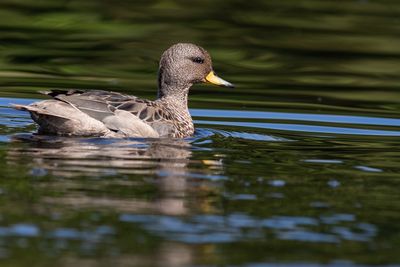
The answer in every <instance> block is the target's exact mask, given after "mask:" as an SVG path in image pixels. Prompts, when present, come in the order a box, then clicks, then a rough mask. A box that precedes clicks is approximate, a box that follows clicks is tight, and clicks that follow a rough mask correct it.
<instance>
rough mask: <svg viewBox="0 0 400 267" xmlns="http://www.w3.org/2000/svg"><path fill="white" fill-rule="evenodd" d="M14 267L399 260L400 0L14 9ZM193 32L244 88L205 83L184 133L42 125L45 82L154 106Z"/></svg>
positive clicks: (6, 172) (3, 132)
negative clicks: (168, 68) (173, 49)
mask: <svg viewBox="0 0 400 267" xmlns="http://www.w3.org/2000/svg"><path fill="white" fill-rule="evenodd" d="M0 15H1V16H0V32H1V35H0V45H1V46H0V47H1V51H2V53H1V54H0V87H1V88H0V158H1V160H0V167H1V168H0V174H1V175H0V176H1V179H0V201H1V206H0V261H1V265H2V266H27V265H29V266H55V265H58V266H111V265H112V266H235V267H236V266H249V267H255V266H257V267H260V266H375V265H380V266H396V265H397V264H400V256H399V253H398V247H399V245H400V226H399V224H398V221H399V220H400V195H399V193H398V192H399V188H400V167H399V166H400V165H399V159H400V149H399V147H400V141H399V140H400V139H399V136H400V91H399V90H400V88H399V84H400V78H399V77H400V75H399V73H400V67H399V66H400V65H399V64H398V61H399V58H400V39H399V35H398V32H399V29H400V19H399V18H400V3H398V2H397V1H389V0H388V1H322V0H305V1H294V0H293V1H251V2H250V1H247V2H246V3H244V2H243V1H233V0H232V1H192V2H191V4H190V5H188V3H187V1H142V2H137V1H135V3H133V2H132V3H130V2H126V1H84V2H82V1H50V0H48V1H16V0H6V1H2V2H1V4H0ZM178 41H190V42H194V43H198V44H200V45H202V46H204V47H205V48H206V49H208V50H209V52H210V53H211V54H212V56H213V60H214V67H215V70H216V71H217V72H218V74H219V75H220V76H221V77H223V78H224V79H226V80H229V81H231V82H233V83H235V84H236V85H237V88H235V89H226V88H217V87H211V86H206V85H196V86H195V87H194V88H193V90H192V91H191V95H190V100H191V102H190V108H191V113H192V115H193V117H194V120H195V125H196V133H195V135H194V136H193V137H191V138H187V139H183V140H157V139H150V140H147V139H134V138H132V139H103V138H64V137H54V136H39V135H35V134H34V133H35V131H36V126H35V125H34V124H33V123H32V121H31V119H30V117H29V115H28V114H26V113H24V112H20V111H16V110H13V109H11V108H10V107H9V105H10V103H19V104H28V103H31V102H33V101H36V100H37V99H39V98H42V97H43V96H41V95H40V94H38V93H37V91H38V90H43V89H51V88H79V89H83V88H97V89H107V90H115V91H120V92H125V93H130V94H135V95H137V96H141V97H144V98H151V99H152V98H154V96H155V85H156V75H157V61H158V59H159V56H160V54H161V53H162V51H163V50H164V49H166V48H167V47H168V46H169V45H170V44H172V43H174V42H178Z"/></svg>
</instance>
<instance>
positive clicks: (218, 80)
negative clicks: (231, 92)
mask: <svg viewBox="0 0 400 267" xmlns="http://www.w3.org/2000/svg"><path fill="white" fill-rule="evenodd" d="M203 82H208V83H212V84H215V85H218V86H224V87H230V88H233V87H235V86H234V85H233V84H231V83H230V82H227V81H225V80H224V79H221V78H220V77H218V76H217V75H216V74H215V72H214V71H210V73H209V74H207V76H206V77H205V78H204V80H203Z"/></svg>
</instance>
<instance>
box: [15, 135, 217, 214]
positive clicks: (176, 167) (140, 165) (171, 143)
mask: <svg viewBox="0 0 400 267" xmlns="http://www.w3.org/2000/svg"><path fill="white" fill-rule="evenodd" d="M192 149H193V148H192V145H191V143H190V141H188V140H185V139H146V140H140V139H106V138H64V137H56V136H41V135H18V136H14V139H13V142H12V146H11V147H10V149H9V150H8V155H7V160H8V164H21V163H23V164H24V165H28V166H32V168H31V174H33V175H36V176H44V175H47V174H49V175H51V176H55V177H57V178H64V179H51V180H50V181H46V182H45V186H47V185H48V186H50V187H52V188H53V187H56V190H58V189H59V191H61V192H65V194H63V196H61V197H51V198H50V197H44V198H43V201H45V202H48V203H59V204H61V205H72V206H75V207H78V208H82V207H89V208H90V207H102V208H112V209H114V210H116V211H119V212H135V213H137V212H146V213H148V212H151V213H161V214H167V215H182V214H186V213H187V212H188V208H189V207H188V205H189V203H186V202H188V198H187V195H188V192H192V191H193V192H194V191H196V192H198V191H199V190H200V191H208V190H212V188H213V186H211V187H208V186H205V184H207V183H209V182H210V181H205V180H202V181H199V180H197V181H196V182H195V183H193V182H191V181H190V177H191V172H190V171H189V170H188V164H189V162H190V161H191V160H190V158H191V156H192V152H191V150H192ZM191 163H193V164H194V165H196V164H199V165H201V166H203V167H204V166H205V167H206V170H204V171H206V172H210V171H211V172H214V173H215V172H218V167H217V168H216V166H215V164H213V165H214V166H212V168H208V165H207V164H209V162H207V164H206V165H204V163H203V162H202V161H198V162H197V161H194V160H192V161H191ZM216 165H217V166H218V164H216ZM77 177H82V179H76V178H77ZM87 177H93V178H96V182H95V183H93V182H90V183H88V178H87ZM46 183H47V184H46ZM148 185H152V186H155V187H156V189H155V190H157V191H158V193H157V194H156V196H154V197H153V196H151V198H150V199H152V200H147V199H148V198H146V199H143V198H137V197H134V198H131V197H129V198H126V197H125V198H124V197H120V196H116V197H115V196H114V195H113V194H112V193H111V192H109V189H110V188H109V187H110V186H111V187H112V186H114V187H123V188H125V189H126V186H128V187H129V186H131V187H133V189H132V191H134V190H135V188H136V189H137V188H140V187H141V186H148ZM102 187H107V189H103V191H101V190H99V189H101V188H102ZM199 188H200V189H199ZM96 191H101V192H107V194H109V193H110V194H109V196H110V197H104V195H103V196H102V197H98V196H95V195H96V194H93V192H96ZM88 192H91V194H87V193H88ZM125 192H126V190H125ZM153 194H154V193H153ZM150 195H151V193H150ZM189 195H190V194H189ZM205 201H207V200H205ZM204 204H205V205H203V206H202V207H204V208H206V206H208V205H207V204H206V203H204ZM196 206H197V207H195V208H194V209H195V210H196V209H197V210H198V209H199V208H200V209H202V208H201V207H199V206H198V203H197V205H196ZM200 206H201V205H200ZM190 209H192V208H190ZM206 209H208V208H206Z"/></svg>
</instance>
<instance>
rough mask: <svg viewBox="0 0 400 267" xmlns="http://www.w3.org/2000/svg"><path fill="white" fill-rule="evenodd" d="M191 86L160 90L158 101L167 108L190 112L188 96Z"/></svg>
mask: <svg viewBox="0 0 400 267" xmlns="http://www.w3.org/2000/svg"><path fill="white" fill-rule="evenodd" d="M190 87H191V84H190V85H186V86H181V87H179V88H178V87H177V86H174V87H173V88H171V87H165V86H164V87H163V88H159V89H158V96H157V100H158V101H161V102H163V103H164V104H166V105H167V106H170V107H173V108H178V109H180V110H184V111H185V112H189V111H188V94H189V88H190Z"/></svg>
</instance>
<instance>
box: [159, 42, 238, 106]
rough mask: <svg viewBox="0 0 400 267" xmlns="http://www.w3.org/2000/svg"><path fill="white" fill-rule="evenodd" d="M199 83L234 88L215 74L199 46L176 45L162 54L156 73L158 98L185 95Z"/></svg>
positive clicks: (207, 56) (204, 52) (208, 58)
mask: <svg viewBox="0 0 400 267" xmlns="http://www.w3.org/2000/svg"><path fill="white" fill-rule="evenodd" d="M201 82H206V83H211V84H215V85H219V86H224V87H234V85H233V84H231V83H229V82H227V81H225V80H223V79H221V78H219V77H218V76H217V75H216V74H215V72H214V71H213V68H212V61H211V57H210V55H209V54H208V52H207V51H206V50H205V49H203V48H202V47H200V46H197V45H195V44H190V43H178V44H174V45H173V46H171V47H170V48H168V49H167V50H166V51H165V52H164V53H163V55H162V56H161V60H160V67H159V73H158V97H159V98H161V97H166V96H174V95H187V94H188V92H189V89H190V87H191V86H192V85H193V84H196V83H201Z"/></svg>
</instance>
